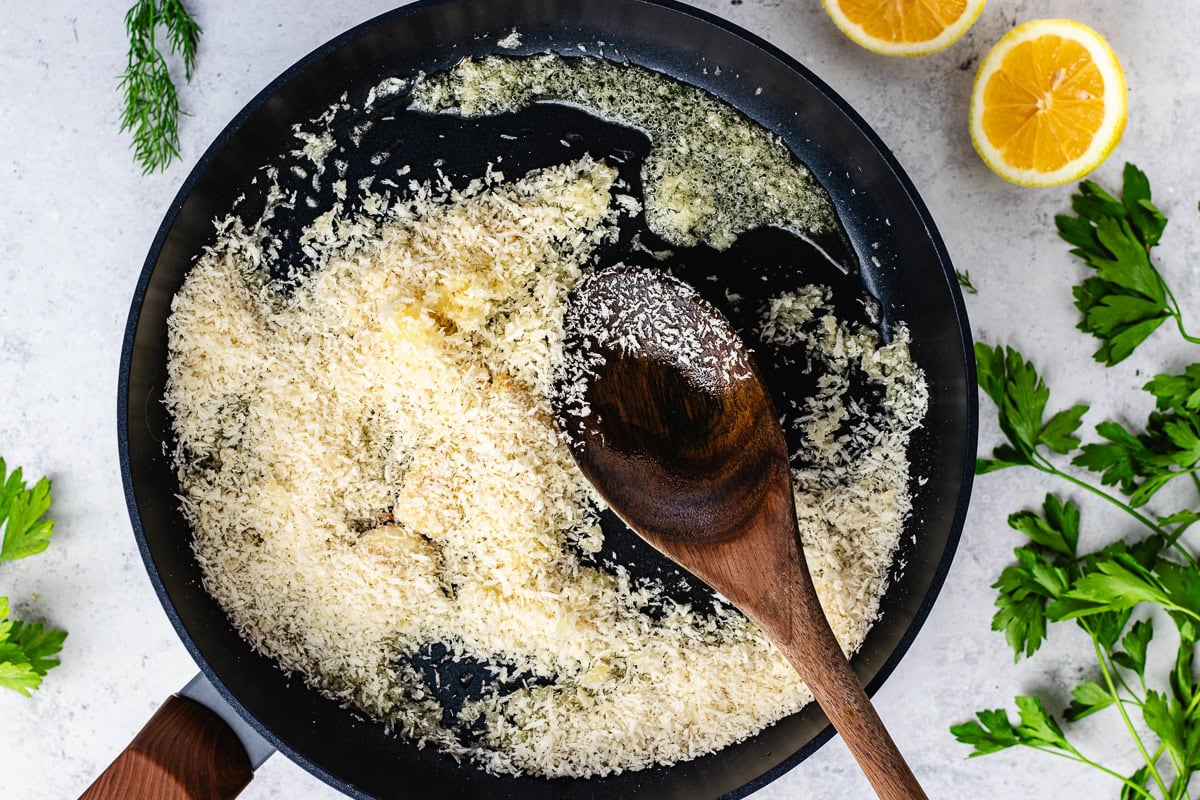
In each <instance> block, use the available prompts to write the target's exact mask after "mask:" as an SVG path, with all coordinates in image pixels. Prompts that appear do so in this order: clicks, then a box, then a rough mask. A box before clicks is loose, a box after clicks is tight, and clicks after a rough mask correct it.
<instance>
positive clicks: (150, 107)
mask: <svg viewBox="0 0 1200 800" xmlns="http://www.w3.org/2000/svg"><path fill="white" fill-rule="evenodd" d="M160 27H161V28H162V30H163V31H164V32H165V33H166V39H167V42H166V44H167V47H168V49H169V51H170V52H171V53H173V54H174V55H176V56H178V57H179V58H180V59H182V61H183V71H184V77H185V78H186V79H187V80H189V81H190V80H191V79H192V70H193V69H194V68H195V66H196V46H197V44H198V43H199V41H200V26H199V25H197V24H196V21H195V20H194V19H193V18H192V16H191V15H190V14H188V12H187V9H186V8H184V6H183V2H182V0H137V2H136V3H134V5H133V7H132V8H130V9H129V11H128V13H126V14H125V31H126V33H127V34H128V36H129V56H128V63H127V65H126V67H125V74H124V75H122V76H121V82H120V84H119V88H120V89H121V94H122V97H123V99H124V103H125V106H124V110H123V111H122V113H121V132H122V133H123V132H125V131H131V132H132V134H133V155H134V158H135V159H136V160H137V161H138V163H139V164H141V165H142V172H143V174H145V173H149V172H155V171H161V170H164V169H166V168H167V166H168V165H169V164H170V163H171V162H172V161H173V160H174V159H176V158H178V157H179V113H180V112H179V93H178V92H177V90H176V89H175V82H174V81H173V80H172V79H171V71H170V69H169V67H168V65H167V58H166V56H165V55H164V53H163V50H162V48H161V47H160V46H159V42H158V41H157V38H156V37H157V35H158V30H159V28H160Z"/></svg>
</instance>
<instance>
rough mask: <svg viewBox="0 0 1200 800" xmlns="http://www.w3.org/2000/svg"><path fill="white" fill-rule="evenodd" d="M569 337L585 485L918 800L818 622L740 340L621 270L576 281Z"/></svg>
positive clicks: (571, 411) (688, 303)
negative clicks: (768, 645) (713, 599)
mask: <svg viewBox="0 0 1200 800" xmlns="http://www.w3.org/2000/svg"><path fill="white" fill-rule="evenodd" d="M565 327H566V343H565V346H564V356H565V357H564V365H563V368H562V370H561V372H560V374H559V376H558V380H557V383H556V391H555V397H554V406H555V417H556V419H557V421H558V424H559V426H560V428H561V429H562V430H563V431H564V433H565V434H566V436H567V439H568V441H569V442H570V445H571V451H572V453H573V455H574V456H575V460H576V461H577V462H578V464H579V466H580V469H581V470H582V471H583V473H584V474H585V475H586V476H587V478H588V479H589V480H590V481H591V482H592V483H593V484H594V485H595V487H596V489H597V490H598V491H599V492H600V494H601V495H602V496H603V497H604V499H605V501H606V502H607V503H608V504H609V506H610V507H611V508H612V510H613V511H614V512H616V513H617V515H618V516H620V517H621V518H622V519H623V520H624V521H625V522H626V524H628V525H629V527H630V528H632V529H633V530H634V531H636V532H637V533H638V534H639V535H640V536H641V537H642V538H644V539H645V540H646V541H648V542H649V543H650V544H652V545H653V546H654V547H656V548H658V549H659V550H660V551H662V552H663V553H665V554H666V555H667V556H668V557H670V558H672V559H673V560H674V561H676V562H677V563H679V564H680V565H682V566H683V567H684V568H686V569H687V570H689V571H690V572H692V573H693V574H694V575H696V576H697V577H698V578H700V579H701V580H703V581H705V582H706V583H707V584H708V585H709V586H711V587H712V588H713V589H715V590H716V591H718V592H720V593H721V594H722V595H724V596H725V597H726V598H728V600H729V601H730V602H731V603H732V604H733V605H735V606H736V607H737V608H738V609H739V610H741V611H742V612H743V613H744V614H745V615H746V616H747V617H749V618H750V619H751V620H753V621H754V622H755V623H756V624H758V625H759V627H761V628H762V630H763V631H764V632H765V633H766V634H767V636H768V637H770V639H771V640H772V641H773V642H774V643H775V645H776V646H777V647H778V648H779V649H780V651H781V652H782V653H783V654H784V655H785V656H786V657H787V659H788V661H790V662H791V664H792V666H794V667H795V669H796V671H797V673H799V675H800V678H801V679H802V680H803V681H804V682H805V684H807V685H808V687H809V689H810V690H811V691H812V693H813V695H814V697H815V698H816V700H817V702H818V703H819V704H820V706H821V708H822V710H824V712H825V714H826V716H828V717H829V720H830V721H831V722H832V723H833V725H834V727H835V728H837V730H838V732H839V733H840V734H841V735H842V738H843V740H844V741H845V742H846V745H847V746H848V747H849V749H850V751H851V753H853V755H854V757H855V759H857V761H858V763H859V765H860V767H861V768H862V770H863V772H864V773H865V774H866V776H867V778H868V780H869V781H870V782H871V785H872V786H873V787H874V788H875V791H876V793H877V794H878V795H879V796H880V797H881V798H884V800H902V799H905V800H907V799H908V798H924V797H925V793H924V791H922V789H921V786H920V784H919V783H918V782H917V779H916V777H915V776H914V775H913V773H912V770H910V769H909V767H908V765H907V764H906V763H905V761H904V758H903V756H902V755H901V754H900V752H899V750H898V749H897V748H896V745H895V743H894V742H893V741H892V738H891V736H890V735H889V734H888V732H887V729H886V728H885V727H884V725H883V722H882V721H881V720H880V719H879V715H878V714H877V713H876V712H875V709H874V707H873V706H872V705H871V701H870V700H869V699H868V698H867V696H866V693H865V692H864V691H863V689H862V687H861V686H860V685H859V683H858V679H857V677H856V676H855V674H854V671H853V670H852V669H851V667H850V664H849V663H848V662H847V661H846V658H845V655H844V654H843V652H842V649H841V647H840V645H839V644H838V642H837V639H836V638H835V637H834V634H833V631H832V630H831V629H830V627H829V623H828V621H827V620H826V618H825V614H824V612H823V611H822V609H821V605H820V601H819V600H818V599H817V594H816V591H815V589H814V587H813V583H812V579H811V577H810V576H809V573H808V567H807V565H806V563H805V560H804V552H803V550H802V548H801V546H800V533H799V529H798V527H797V524H796V510H795V505H794V503H795V501H794V495H793V493H792V483H791V475H790V470H789V467H788V455H787V445H786V443H785V441H784V438H783V431H782V430H781V429H780V427H779V422H778V418H777V416H776V413H775V407H774V404H773V402H772V401H771V397H770V395H769V394H768V392H767V389H766V387H765V386H764V384H763V382H762V380H761V379H760V377H759V374H758V371H757V369H756V368H755V366H754V362H753V359H752V358H751V356H750V354H749V352H748V351H747V350H746V347H745V345H744V344H743V343H742V341H741V339H740V337H739V336H738V335H737V333H736V332H735V331H733V329H732V328H731V327H730V326H729V323H728V322H727V321H726V320H725V318H724V317H723V316H722V315H721V314H720V312H719V311H717V310H716V309H715V308H713V307H712V306H711V305H710V304H708V303H707V302H706V301H704V300H703V299H702V298H701V297H700V296H699V295H698V294H697V293H696V291H695V290H694V289H692V288H691V287H689V286H687V285H686V284H684V283H682V282H681V281H679V280H677V279H675V278H673V277H671V276H670V275H668V274H666V273H662V272H656V271H650V270H638V269H630V268H625V267H614V268H610V269H607V270H603V271H600V272H596V273H592V274H590V275H588V276H586V277H585V278H584V279H583V280H582V281H581V282H580V284H579V286H578V287H577V288H576V289H575V291H574V292H573V293H572V294H571V297H570V298H569V300H568V304H567V311H566V317H565Z"/></svg>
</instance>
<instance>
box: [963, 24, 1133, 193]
mask: <svg viewBox="0 0 1200 800" xmlns="http://www.w3.org/2000/svg"><path fill="white" fill-rule="evenodd" d="M1127 94H1128V92H1127V89H1126V85H1125V73H1124V71H1123V70H1122V69H1121V64H1120V62H1118V61H1117V56H1116V54H1115V53H1114V52H1113V50H1112V48H1111V47H1109V45H1108V42H1107V41H1105V39H1104V37H1103V36H1101V35H1100V34H1098V33H1096V31H1094V30H1092V29H1091V28H1089V27H1087V26H1086V25H1082V24H1080V23H1078V22H1074V21H1072V20H1064V19H1042V20H1034V21H1032V22H1026V23H1025V24H1024V25H1019V26H1017V27H1016V28H1013V29H1012V30H1011V31H1009V32H1008V33H1007V34H1005V36H1004V38H1002V39H1001V40H1000V41H999V42H997V43H996V46H995V47H993V48H992V49H991V52H989V53H988V54H987V57H986V58H984V60H983V63H981V64H980V65H979V72H978V73H977V74H976V76H975V88H974V90H973V91H972V94H971V116H970V125H971V141H972V143H973V144H974V145H975V149H976V150H977V151H978V152H979V155H980V156H981V157H982V158H983V160H984V162H985V163H986V164H987V165H988V166H989V167H991V168H992V170H993V171H995V172H996V174H998V175H1000V176H1001V177H1002V178H1005V179H1006V180H1009V181H1012V182H1013V183H1019V184H1021V185H1023V186H1054V185H1057V184H1060V183H1068V182H1070V181H1075V180H1078V179H1079V178H1082V177H1083V176H1084V175H1086V174H1087V173H1089V172H1091V171H1092V170H1093V169H1095V168H1096V167H1097V166H1099V165H1100V164H1101V162H1103V161H1104V159H1106V158H1108V156H1109V154H1110V153H1112V151H1113V150H1114V149H1115V148H1116V146H1117V144H1118V143H1119V142H1120V141H1121V134H1122V133H1124V131H1125V121H1126V118H1127V116H1128V97H1127Z"/></svg>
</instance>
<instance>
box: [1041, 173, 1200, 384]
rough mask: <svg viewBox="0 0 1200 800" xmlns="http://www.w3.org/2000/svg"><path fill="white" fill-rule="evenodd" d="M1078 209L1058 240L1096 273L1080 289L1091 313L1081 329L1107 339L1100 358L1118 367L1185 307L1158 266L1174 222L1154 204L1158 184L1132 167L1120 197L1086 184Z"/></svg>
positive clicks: (1083, 306)
mask: <svg viewBox="0 0 1200 800" xmlns="http://www.w3.org/2000/svg"><path fill="white" fill-rule="evenodd" d="M1071 206H1072V210H1074V212H1075V216H1071V215H1068V214H1062V215H1059V216H1057V217H1055V224H1056V226H1057V227H1058V235H1059V236H1060V237H1061V238H1062V239H1063V240H1064V241H1065V242H1067V243H1068V244H1070V245H1072V246H1073V247H1072V250H1071V253H1072V254H1073V255H1075V256H1077V257H1078V258H1080V259H1081V260H1083V262H1084V263H1085V264H1087V265H1088V266H1089V267H1091V268H1092V269H1093V270H1095V276H1093V277H1089V278H1087V279H1086V280H1084V281H1083V282H1081V283H1080V284H1079V285H1077V286H1076V287H1075V288H1074V295H1075V307H1076V308H1077V309H1079V311H1080V313H1081V314H1082V315H1083V319H1082V321H1081V322H1080V323H1079V329H1080V330H1082V331H1086V332H1088V333H1090V334H1092V335H1093V336H1095V337H1096V338H1097V339H1099V340H1100V342H1101V344H1100V348H1099V349H1098V350H1097V351H1096V352H1095V358H1096V360H1097V361H1100V362H1103V363H1104V364H1105V365H1107V366H1112V365H1113V364H1116V363H1118V362H1120V361H1123V360H1124V359H1125V358H1127V357H1128V356H1129V355H1130V354H1131V353H1132V352H1133V351H1134V350H1135V349H1136V348H1137V346H1138V345H1140V344H1141V343H1142V342H1143V341H1145V339H1146V338H1147V337H1148V336H1149V335H1150V334H1152V333H1153V332H1154V331H1155V330H1156V329H1157V328H1158V327H1159V326H1160V325H1162V323H1163V322H1165V321H1166V320H1168V319H1171V318H1175V319H1176V321H1179V320H1180V311H1179V306H1178V304H1177V303H1176V302H1175V300H1174V298H1173V297H1172V295H1171V292H1170V290H1169V289H1168V287H1167V285H1166V283H1165V282H1164V281H1163V278H1162V275H1161V274H1160V273H1159V271H1158V270H1157V269H1156V268H1155V267H1154V265H1153V263H1151V261H1150V251H1151V249H1152V248H1154V247H1155V246H1156V245H1157V244H1158V243H1159V241H1160V240H1161V239H1162V234H1163V230H1164V229H1165V228H1166V225H1167V219H1166V217H1165V216H1163V214H1162V212H1161V211H1159V210H1158V208H1157V207H1155V205H1154V203H1153V202H1151V199H1150V181H1149V180H1148V179H1147V178H1146V175H1145V174H1144V173H1143V172H1142V171H1141V170H1139V169H1138V168H1137V167H1135V166H1133V165H1132V164H1126V165H1125V172H1124V175H1123V186H1122V190H1121V198H1120V199H1117V198H1115V197H1113V196H1112V195H1110V194H1108V193H1107V192H1105V191H1104V190H1103V189H1101V188H1100V186H1099V185H1097V184H1096V183H1093V182H1092V181H1083V182H1082V183H1081V184H1080V185H1079V193H1078V194H1076V195H1075V196H1074V197H1072V198H1071ZM1181 333H1182V328H1181ZM1184 336H1185V338H1189V340H1190V337H1187V336H1186V334H1184Z"/></svg>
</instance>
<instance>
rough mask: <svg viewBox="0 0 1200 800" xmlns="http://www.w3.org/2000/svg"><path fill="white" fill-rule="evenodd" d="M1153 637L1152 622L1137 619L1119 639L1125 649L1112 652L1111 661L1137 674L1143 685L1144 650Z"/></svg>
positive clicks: (1144, 672)
mask: <svg viewBox="0 0 1200 800" xmlns="http://www.w3.org/2000/svg"><path fill="white" fill-rule="evenodd" d="M1153 637H1154V623H1152V622H1151V621H1150V620H1148V619H1143V620H1138V621H1137V622H1135V623H1133V625H1132V626H1131V627H1130V628H1129V633H1127V634H1125V638H1124V639H1122V640H1121V645H1122V646H1123V647H1124V648H1125V650H1124V651H1117V652H1114V653H1113V654H1112V660H1113V663H1114V664H1116V665H1117V666H1119V667H1122V668H1124V669H1127V670H1129V671H1130V672H1132V673H1133V674H1135V675H1137V676H1138V680H1140V681H1141V682H1142V685H1143V686H1145V684H1146V651H1147V650H1148V649H1149V647H1150V639H1152V638H1153Z"/></svg>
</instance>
